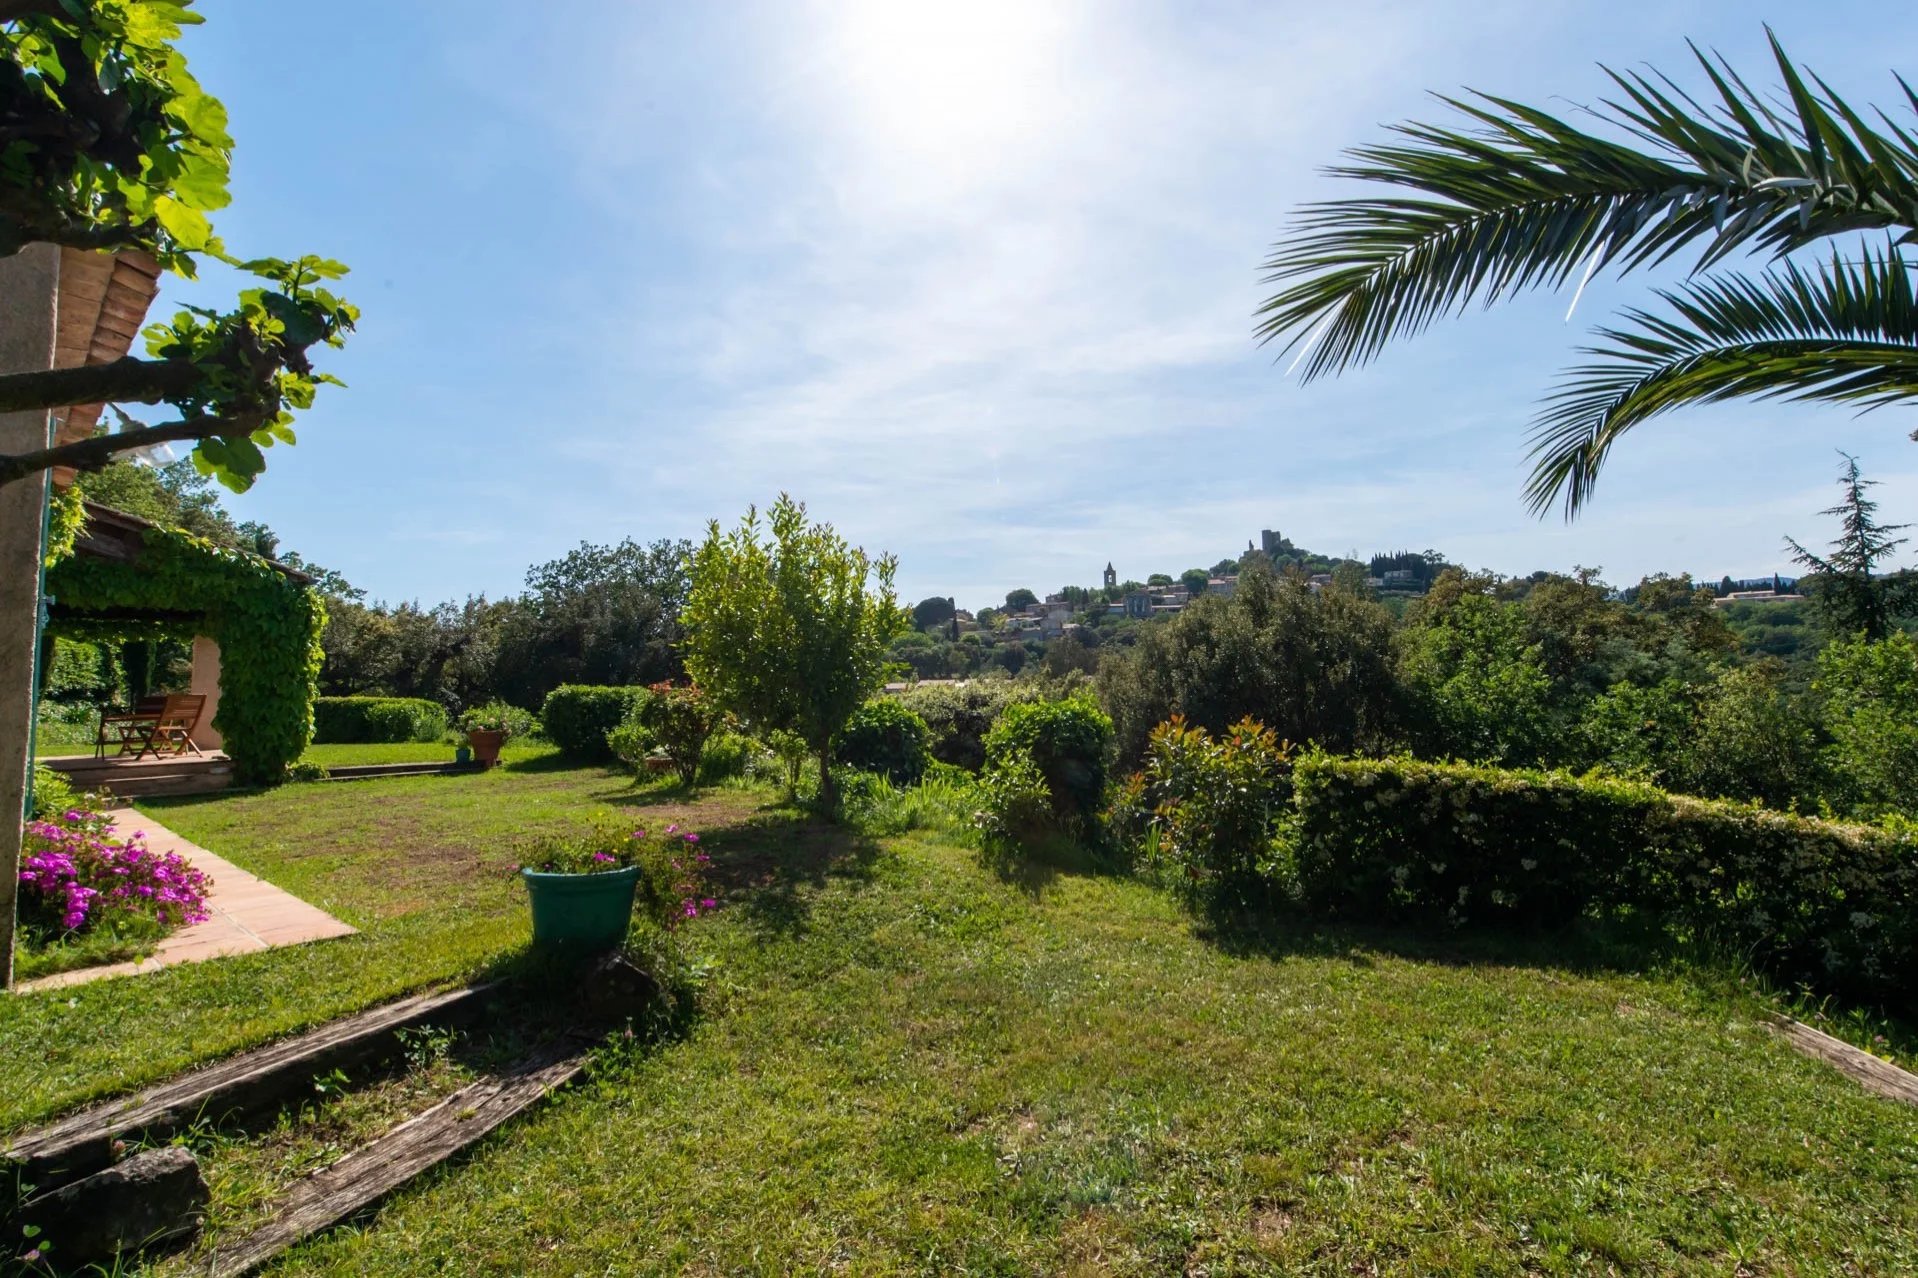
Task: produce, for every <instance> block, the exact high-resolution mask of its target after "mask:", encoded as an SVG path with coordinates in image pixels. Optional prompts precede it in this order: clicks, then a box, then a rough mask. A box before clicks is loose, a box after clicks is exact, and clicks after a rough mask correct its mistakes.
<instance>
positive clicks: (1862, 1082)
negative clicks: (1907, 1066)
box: [1772, 1016, 1918, 1105]
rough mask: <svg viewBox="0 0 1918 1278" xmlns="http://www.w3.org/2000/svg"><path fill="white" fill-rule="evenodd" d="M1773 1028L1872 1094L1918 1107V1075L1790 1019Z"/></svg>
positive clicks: (1773, 1024) (1777, 1023) (1776, 1021)
mask: <svg viewBox="0 0 1918 1278" xmlns="http://www.w3.org/2000/svg"><path fill="white" fill-rule="evenodd" d="M1772 1028H1774V1029H1776V1030H1777V1031H1778V1032H1779V1033H1780V1034H1782V1035H1784V1037H1785V1041H1786V1042H1788V1043H1790V1044H1791V1045H1792V1046H1793V1047H1795V1048H1797V1049H1798V1050H1799V1051H1801V1052H1803V1053H1804V1054H1805V1055H1807V1056H1813V1057H1816V1058H1817V1059H1819V1060H1821V1061H1824V1062H1825V1063H1826V1064H1828V1065H1830V1066H1832V1067H1833V1068H1835V1069H1836V1070H1837V1071H1838V1072H1839V1073H1841V1074H1843V1075H1845V1076H1846V1077H1847V1078H1850V1079H1852V1080H1853V1081H1854V1082H1856V1083H1857V1084H1858V1085H1859V1086H1860V1087H1862V1088H1864V1089H1865V1090H1866V1091H1868V1092H1870V1093H1872V1094H1873V1095H1875V1096H1883V1097H1884V1098H1885V1099H1887V1100H1895V1101H1903V1102H1904V1103H1905V1104H1907V1105H1918V1074H1912V1073H1910V1072H1909V1071H1907V1070H1902V1069H1899V1068H1898V1067H1897V1066H1896V1065H1893V1064H1892V1063H1891V1062H1890V1061H1881V1060H1879V1059H1878V1058H1877V1057H1876V1056H1873V1055H1872V1054H1871V1053H1870V1052H1867V1051H1862V1050H1860V1049H1859V1048H1856V1047H1853V1046H1852V1045H1851V1044H1850V1043H1847V1042H1845V1041H1844V1040H1843V1039H1839V1038H1833V1037H1832V1036H1831V1035H1829V1034H1826V1033H1823V1032H1821V1031H1819V1030H1815V1029H1813V1028H1812V1027H1811V1026H1809V1025H1806V1024H1804V1023H1803V1022H1801V1021H1794V1020H1793V1019H1792V1018H1791V1017H1789V1016H1780V1017H1778V1018H1777V1019H1776V1020H1775V1021H1773V1022H1772Z"/></svg>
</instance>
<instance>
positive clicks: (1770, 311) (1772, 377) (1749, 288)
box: [1258, 30, 1918, 519]
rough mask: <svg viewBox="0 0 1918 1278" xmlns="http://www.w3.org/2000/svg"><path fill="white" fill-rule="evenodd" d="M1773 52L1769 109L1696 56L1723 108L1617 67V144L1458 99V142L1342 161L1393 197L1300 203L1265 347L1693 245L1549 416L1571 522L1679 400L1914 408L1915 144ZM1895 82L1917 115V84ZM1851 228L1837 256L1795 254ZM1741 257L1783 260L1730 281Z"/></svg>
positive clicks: (1546, 448) (1562, 499) (1307, 348)
mask: <svg viewBox="0 0 1918 1278" xmlns="http://www.w3.org/2000/svg"><path fill="white" fill-rule="evenodd" d="M1767 34H1768V35H1769V34H1770V32H1769V30H1768V31H1767ZM1771 46H1772V52H1773V54H1774V56H1775V57H1776V59H1777V62H1778V70H1779V73H1780V74H1781V76H1782V77H1783V80H1784V90H1783V92H1782V94H1778V95H1776V100H1774V96H1773V95H1763V96H1761V95H1760V94H1758V93H1756V92H1754V91H1753V90H1752V89H1751V88H1750V87H1749V86H1748V85H1747V84H1746V83H1745V81H1744V80H1742V79H1741V78H1740V77H1739V75H1738V73H1737V72H1736V71H1734V70H1733V69H1732V68H1731V67H1730V65H1728V64H1727V63H1726V62H1725V61H1724V60H1723V59H1722V58H1713V57H1708V56H1707V55H1705V54H1704V53H1703V52H1701V51H1700V50H1699V49H1698V48H1697V47H1696V46H1693V49H1692V52H1693V53H1694V55H1696V57H1697V58H1698V62H1699V64H1700V66H1702V67H1703V68H1704V72H1705V75H1706V77H1707V78H1708V79H1709V80H1710V82H1711V86H1712V92H1710V93H1707V94H1704V95H1703V96H1704V97H1705V98H1706V99H1707V100H1708V101H1709V102H1710V105H1709V106H1706V105H1702V104H1701V103H1700V102H1699V101H1698V100H1696V99H1695V98H1693V97H1692V96H1691V95H1689V94H1687V93H1686V92H1685V91H1684V90H1682V89H1680V88H1679V87H1678V86H1677V84H1675V83H1674V82H1673V81H1672V80H1670V79H1669V78H1667V77H1665V76H1663V75H1660V74H1658V73H1656V72H1653V73H1650V74H1643V75H1641V74H1637V73H1632V74H1621V73H1619V72H1615V71H1611V70H1609V69H1607V70H1606V74H1607V75H1608V76H1610V77H1611V80H1612V82H1613V84H1614V85H1616V86H1617V89H1618V91H1619V92H1618V95H1617V96H1615V97H1614V98H1608V99H1606V100H1604V101H1603V102H1601V103H1600V104H1599V105H1598V106H1596V107H1594V108H1590V109H1589V110H1588V112H1587V114H1589V115H1591V116H1593V117H1595V118H1596V120H1597V121H1599V122H1600V123H1601V124H1605V125H1609V126H1611V127H1613V128H1614V129H1616V130H1618V132H1619V133H1620V134H1621V135H1622V136H1623V138H1624V139H1626V140H1624V141H1616V140H1611V139H1608V138H1604V137H1599V136H1596V135H1594V134H1592V133H1589V132H1586V131H1584V130H1583V129H1579V128H1576V127H1574V126H1572V125H1571V124H1568V123H1566V122H1565V121H1563V120H1560V119H1557V118H1555V117H1553V116H1551V115H1548V114H1546V113H1545V112H1543V111H1538V110H1535V109H1533V108H1531V107H1528V106H1523V105H1521V104H1519V103H1517V102H1511V101H1507V100H1505V99H1503V98H1495V97H1489V96H1485V95H1482V94H1474V95H1472V96H1471V97H1470V98H1469V99H1455V98H1442V99H1441V100H1442V101H1444V102H1446V103H1447V104H1448V105H1450V106H1452V107H1453V108H1455V109H1456V110H1458V111H1459V112H1461V113H1463V114H1464V115H1465V116H1466V117H1467V118H1468V120H1469V122H1470V123H1468V124H1467V125H1465V126H1464V131H1459V130H1454V129H1447V128H1440V127H1436V126H1432V125H1425V124H1417V123H1409V124H1403V125H1399V126H1397V128H1396V129H1394V130H1393V131H1394V133H1396V135H1397V140H1395V141H1392V142H1390V143H1386V144H1381V145H1377V146H1366V147H1360V148H1357V149H1355V150H1353V151H1350V152H1348V157H1349V162H1348V163H1346V164H1342V165H1339V166H1337V167H1335V168H1333V169H1332V170H1331V172H1332V173H1333V174H1335V175H1337V176H1341V177H1350V178H1357V179H1359V180H1361V181H1366V182H1377V183H1383V184H1385V185H1386V186H1388V187H1392V188H1395V189H1394V191H1393V192H1392V193H1390V194H1384V195H1373V196H1367V197H1359V198H1353V199H1342V200H1331V201H1327V202H1324V203H1319V204H1312V205H1307V206H1306V207H1305V208H1304V209H1303V210H1301V211H1300V213H1299V215H1298V219H1297V224H1296V225H1295V227H1294V228H1293V229H1292V230H1291V232H1290V233H1289V234H1288V235H1287V237H1286V238H1284V239H1282V240H1280V241H1279V243H1278V244H1277V245H1275V246H1274V248H1273V251H1272V256H1271V257H1270V258H1269V259H1268V261H1267V262H1266V269H1267V271H1268V274H1267V277H1266V282H1267V283H1271V284H1276V285H1279V286H1281V288H1280V291H1279V292H1278V293H1277V294H1276V295H1274V296H1273V297H1272V298H1270V299H1269V300H1268V301H1267V302H1266V303H1265V304H1264V305H1263V306H1262V307H1261V308H1260V309H1259V312H1258V314H1259V317H1260V323H1259V327H1258V334H1259V337H1260V339H1261V340H1262V341H1264V342H1274V341H1276V342H1279V343H1280V344H1281V350H1282V351H1283V352H1294V351H1295V352H1296V358H1295V360H1294V364H1295V366H1298V365H1302V366H1303V369H1304V376H1305V378H1307V379H1308V380H1309V379H1311V378H1313V377H1317V376H1320V375H1322V374H1325V373H1335V372H1338V371H1340V370H1342V369H1345V368H1348V367H1351V366H1353V365H1357V364H1363V363H1365V362H1367V361H1369V360H1370V359H1372V358H1373V357H1374V356H1375V355H1377V354H1378V352H1379V351H1380V350H1381V349H1382V348H1383V347H1384V346H1385V344H1386V343H1387V342H1388V341H1390V340H1391V339H1393V338H1397V337H1409V336H1411V335H1413V334H1416V333H1419V332H1421V331H1423V330H1424V329H1425V328H1426V327H1427V326H1428V325H1429V324H1431V323H1432V321H1433V320H1435V319H1437V318H1438V317H1440V316H1443V315H1447V314H1452V313H1456V312H1459V311H1462V310H1464V309H1465V308H1466V307H1467V306H1468V305H1470V304H1471V303H1473V302H1474V301H1477V302H1481V303H1483V304H1485V305H1490V304H1491V303H1493V302H1495V301H1499V300H1501V299H1503V298H1506V297H1509V296H1511V295H1512V294H1514V293H1517V292H1519V291H1520V290H1523V289H1530V288H1540V287H1545V288H1561V287H1563V286H1564V285H1566V284H1567V283H1570V282H1571V281H1572V278H1573V276H1574V275H1575V274H1576V275H1578V276H1579V282H1578V288H1579V289H1580V290H1581V291H1582V290H1583V288H1584V287H1585V284H1586V283H1587V282H1589V281H1590V279H1591V278H1592V276H1593V275H1594V274H1595V273H1596V272H1598V271H1600V270H1603V269H1605V268H1607V267H1610V268H1613V269H1615V270H1616V271H1618V272H1620V273H1624V272H1628V271H1631V270H1634V269H1637V268H1640V267H1647V266H1652V265H1656V264H1658V263H1660V262H1664V261H1666V260H1668V259H1671V258H1673V257H1675V256H1677V255H1679V254H1688V255H1689V254H1693V253H1695V254H1696V258H1695V260H1694V261H1693V262H1692V273H1691V275H1690V277H1689V278H1688V279H1686V280H1685V282H1683V283H1681V284H1679V285H1678V286H1676V287H1674V288H1669V289H1659V290H1657V291H1656V292H1657V296H1658V298H1659V299H1660V300H1661V301H1662V302H1663V304H1664V305H1663V307H1662V308H1659V309H1658V310H1645V309H1636V308H1634V309H1630V310H1627V311H1625V312H1624V314H1623V315H1622V316H1621V317H1620V318H1619V320H1617V321H1616V322H1615V323H1614V325H1613V326H1610V327H1604V328H1600V329H1598V330H1597V338H1598V339H1599V340H1598V342H1597V343H1596V344H1594V345H1591V346H1588V347H1585V348H1584V354H1585V355H1587V356H1589V357H1590V358H1589V360H1588V362H1585V363H1582V364H1580V365H1578V366H1577V367H1574V368H1572V369H1570V370H1568V371H1567V373H1566V374H1565V376H1564V380H1563V382H1562V383H1561V384H1560V386H1559V387H1558V389H1556V390H1555V391H1553V392H1552V393H1551V394H1550V395H1549V396H1548V397H1547V398H1546V400H1545V402H1544V405H1543V407H1542V409H1541V410H1540V413H1539V415H1538V417H1537V419H1536V422H1535V426H1534V430H1533V433H1532V437H1531V457H1532V459H1533V461H1534V463H1535V465H1534V469H1533V471H1532V477H1531V480H1530V482H1529V484H1528V486H1527V489H1526V498H1527V502H1528V504H1529V505H1530V507H1531V508H1532V510H1533V511H1535V512H1538V513H1543V512H1544V511H1545V510H1547V509H1549V508H1550V507H1552V506H1553V505H1554V504H1560V505H1562V506H1563V508H1564V511H1565V515H1566V517H1567V518H1568V519H1569V518H1571V517H1573V516H1574V515H1576V514H1577V513H1578V512H1579V511H1580V510H1581V509H1582V508H1583V507H1584V506H1585V504H1586V503H1587V502H1588V501H1589V500H1590V498H1591V495H1592V488H1593V485H1594V483H1595V482H1596V481H1597V478H1598V473H1599V470H1600V468H1601V467H1602V466H1603V464H1604V461H1605V457H1606V455H1607V454H1608V453H1609V452H1610V451H1611V448H1612V445H1613V444H1615V443H1617V442H1618V439H1619V437H1620V436H1622V435H1623V434H1624V433H1625V432H1626V431H1628V430H1630V429H1631V428H1632V427H1633V426H1636V425H1637V424H1638V423H1640V422H1642V421H1644V420H1645V419H1646V418H1649V417H1653V416H1655V415H1657V414H1659V413H1662V412H1665V411H1667V410H1669V409H1673V408H1677V407H1679V406H1680V405H1684V404H1693V403H1709V402H1712V401H1715V400H1722V399H1729V398H1733V397H1737V396H1755V397H1758V398H1782V399H1790V400H1816V401H1824V402H1835V403H1850V404H1856V405H1860V406H1862V407H1864V408H1873V407H1878V406H1880V405H1884V404H1889V403H1893V402H1898V401H1909V400H1913V399H1918V299H1914V296H1913V282H1912V274H1913V271H1914V269H1918V260H1914V259H1913V258H1912V257H1911V256H1910V255H1909V253H1910V246H1912V245H1914V244H1918V141H1914V138H1913V134H1912V132H1910V131H1908V130H1907V129H1906V128H1905V127H1901V126H1900V125H1899V124H1897V123H1895V122H1894V121H1893V120H1892V118H1891V117H1890V116H1889V115H1887V114H1886V113H1885V112H1883V111H1878V110H1872V111H1870V113H1869V114H1870V115H1871V117H1872V119H1869V120H1868V119H1867V118H1866V115H1865V114H1861V113H1860V112H1858V111H1855V110H1853V109H1852V108H1851V107H1850V106H1848V105H1846V103H1845V102H1844V101H1843V100H1842V99H1841V98H1839V96H1838V95H1837V94H1836V93H1834V92H1833V91H1832V90H1831V88H1830V86H1828V85H1827V84H1826V83H1825V82H1824V81H1823V80H1820V79H1819V78H1818V77H1817V76H1815V75H1811V74H1810V73H1809V72H1804V71H1801V70H1800V69H1799V68H1798V67H1796V66H1794V65H1793V63H1792V61H1791V59H1790V58H1789V57H1788V56H1787V55H1786V53H1785V50H1784V48H1783V47H1782V46H1781V45H1780V44H1779V42H1778V39H1777V37H1776V36H1772V37H1771ZM1898 85H1899V88H1900V89H1901V90H1903V93H1904V97H1905V105H1907V106H1909V107H1910V108H1911V109H1912V110H1913V111H1914V112H1918V93H1914V92H1913V90H1912V88H1911V86H1910V85H1909V84H1907V83H1906V82H1905V81H1904V80H1903V79H1902V78H1900V79H1899V80H1898ZM1835 237H1843V238H1842V239H1837V240H1836V242H1834V243H1831V244H1829V245H1828V246H1827V247H1828V248H1830V249H1831V253H1830V256H1829V257H1825V258H1823V259H1822V260H1819V261H1817V262H1815V263H1812V264H1802V263H1800V262H1798V261H1792V260H1787V257H1786V255H1788V254H1791V253H1793V252H1794V251H1796V250H1799V249H1803V248H1806V247H1807V246H1809V245H1812V244H1816V243H1820V242H1823V241H1833V240H1834V239H1835ZM1740 251H1743V252H1746V253H1754V252H1756V253H1764V254H1768V255H1769V256H1770V257H1771V259H1772V261H1771V263H1770V264H1769V265H1768V266H1767V267H1766V268H1765V269H1763V270H1761V271H1759V272H1758V273H1756V274H1740V273H1735V272H1730V271H1718V272H1715V273H1714V272H1713V268H1716V267H1719V266H1720V265H1721V264H1722V263H1723V262H1724V261H1725V260H1726V259H1727V258H1728V257H1730V256H1732V255H1733V254H1734V253H1737V252H1740ZM1576 303H1577V297H1576V295H1575V296H1574V298H1573V304H1574V305H1576Z"/></svg>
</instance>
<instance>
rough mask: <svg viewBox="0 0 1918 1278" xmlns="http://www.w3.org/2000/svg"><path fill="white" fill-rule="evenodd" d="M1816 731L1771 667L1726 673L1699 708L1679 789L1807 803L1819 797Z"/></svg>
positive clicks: (1778, 805)
mask: <svg viewBox="0 0 1918 1278" xmlns="http://www.w3.org/2000/svg"><path fill="white" fill-rule="evenodd" d="M1813 729H1814V724H1813V722H1812V718H1811V715H1810V714H1809V713H1808V712H1807V710H1806V709H1805V707H1804V706H1803V705H1802V704H1801V703H1800V701H1799V700H1798V699H1797V698H1794V697H1792V696H1790V695H1789V694H1788V693H1787V692H1786V691H1785V689H1784V687H1783V685H1782V672H1781V671H1780V669H1779V668H1778V667H1777V665H1776V663H1769V664H1767V665H1759V666H1744V667H1740V668H1738V669H1735V670H1727V671H1726V672H1725V673H1724V674H1723V675H1722V676H1720V677H1719V679H1718V682H1717V683H1715V684H1714V685H1712V688H1711V690H1710V691H1709V692H1707V693H1706V694H1705V698H1704V701H1703V702H1702V703H1701V704H1700V706H1699V713H1698V733H1697V736H1696V737H1695V738H1694V739H1693V740H1692V743H1691V751H1690V754H1691V761H1690V767H1689V768H1688V770H1687V772H1688V775H1687V776H1686V778H1685V785H1684V787H1683V788H1684V789H1685V790H1687V791H1688V792H1690V793H1692V794H1702V795H1708V796H1712V797H1715V798H1725V799H1758V800H1760V801H1762V802H1764V803H1766V804H1769V805H1770V806H1772V807H1775V808H1789V807H1792V806H1793V805H1794V804H1796V803H1799V802H1811V801H1813V800H1814V799H1815V797H1816V795H1817V792H1818V790H1819V777H1818V755H1817V748H1816V745H1815V742H1814V737H1813Z"/></svg>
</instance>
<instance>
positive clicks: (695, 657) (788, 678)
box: [681, 493, 912, 804]
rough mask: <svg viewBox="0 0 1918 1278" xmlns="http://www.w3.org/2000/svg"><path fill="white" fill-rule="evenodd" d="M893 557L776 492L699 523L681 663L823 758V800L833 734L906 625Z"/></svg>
mask: <svg viewBox="0 0 1918 1278" xmlns="http://www.w3.org/2000/svg"><path fill="white" fill-rule="evenodd" d="M898 566H899V561H898V560H897V559H896V558H895V557H893V556H892V555H881V556H880V557H879V558H878V559H876V560H874V559H870V558H868V557H867V555H866V552H865V551H864V550H861V549H860V548H858V547H856V546H852V545H849V544H848V543H847V541H846V539H845V538H844V537H841V536H840V535H839V534H838V533H837V532H835V531H834V530H833V527H832V525H831V524H815V523H813V522H811V521H810V520H808V519H807V517H806V507H805V505H804V504H803V503H801V502H797V501H794V500H793V499H792V498H791V497H789V496H787V495H786V494H784V493H781V494H780V495H779V500H778V501H776V502H774V503H773V504H772V507H771V509H769V510H768V511H767V512H766V519H765V520H764V521H762V520H761V519H760V516H759V511H758V509H757V508H754V507H749V508H748V509H747V511H746V517H745V518H744V519H743V520H741V521H740V524H739V527H737V528H735V529H733V530H732V531H731V532H723V531H721V529H720V526H719V521H718V520H716V519H715V520H713V521H712V522H711V523H710V524H708V525H707V529H706V540H705V542H704V543H703V544H701V545H700V547H699V548H698V549H697V550H696V551H694V552H693V557H692V587H691V589H690V591H689V592H688V594H687V599H686V607H685V611H684V612H683V613H682V614H681V622H682V624H683V625H684V627H685V630H686V639H685V655H686V668H687V670H688V671H689V672H690V673H691V674H692V676H693V679H694V681H695V682H697V683H698V684H699V686H700V687H702V688H704V689H705V690H706V691H707V692H709V693H710V694H712V696H713V697H714V698H715V699H716V700H717V701H718V702H719V703H720V704H721V705H723V706H725V707H726V708H727V709H729V710H731V711H732V712H733V713H735V714H737V715H739V716H740V717H741V718H743V719H745V720H747V721H748V722H749V723H751V724H752V725H754V727H756V728H757V729H758V730H760V731H762V732H774V731H784V732H790V733H792V734H793V735H794V736H796V737H798V738H799V739H800V740H802V741H804V742H805V744H806V748H807V750H808V751H809V752H810V753H811V754H812V756H813V757H814V758H815V759H817V760H818V761H819V794H820V799H821V801H822V802H825V803H827V804H830V803H832V802H833V800H834V798H835V796H834V793H833V783H832V757H833V741H834V738H836V737H837V736H838V734H839V733H840V732H841V731H842V730H843V729H844V728H845V726H846V724H847V722H848V721H849V720H851V718H852V716H853V713H854V712H855V711H856V710H858V709H859V707H860V706H862V705H864V704H865V701H866V698H867V697H869V696H871V695H872V694H873V693H874V692H876V691H878V690H879V689H880V688H881V687H882V686H883V685H884V684H885V682H886V675H887V673H888V671H889V670H890V668H891V667H890V665H889V664H888V662H887V653H888V650H889V649H890V647H891V645H892V641H893V639H894V638H896V637H897V636H898V635H900V634H903V633H904V632H905V631H907V630H908V629H910V628H911V625H912V621H911V617H910V615H909V614H908V613H907V612H906V611H905V610H904V609H902V608H901V607H900V606H899V599H898V596H897V594H896V593H895V591H894V589H893V575H894V573H895V572H896V571H897V569H898Z"/></svg>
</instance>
